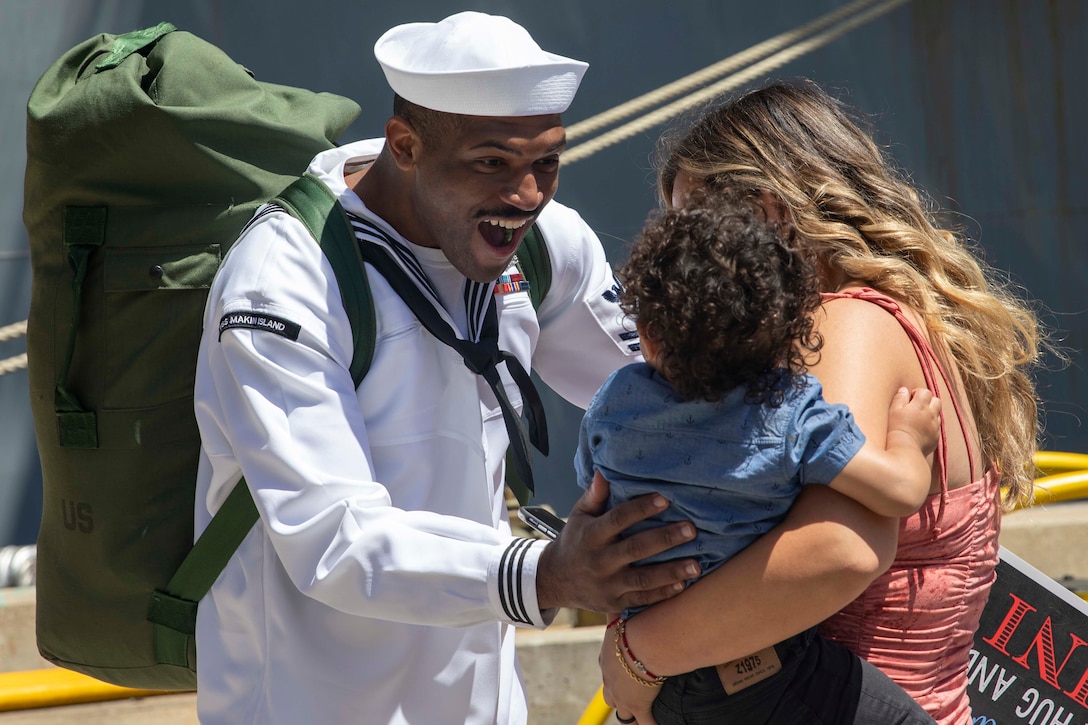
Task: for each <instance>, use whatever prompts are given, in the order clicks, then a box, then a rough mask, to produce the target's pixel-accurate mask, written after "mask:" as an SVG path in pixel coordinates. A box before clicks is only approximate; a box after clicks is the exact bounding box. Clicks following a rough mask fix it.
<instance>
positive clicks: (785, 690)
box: [653, 629, 934, 725]
mask: <svg viewBox="0 0 1088 725" xmlns="http://www.w3.org/2000/svg"><path fill="white" fill-rule="evenodd" d="M772 650H773V651H772ZM760 654H761V655H762V656H757V655H753V656H752V657H746V658H741V659H740V660H735V661H734V662H731V663H727V664H726V665H719V666H718V667H705V668H703V669H699V670H695V671H694V672H688V673H686V674H683V675H676V676H674V677H670V678H669V679H668V680H666V681H665V683H664V684H663V685H662V687H661V692H660V694H659V695H658V697H657V700H656V701H655V702H654V706H653V714H654V719H656V720H657V723H658V725H689V724H693V723H714V724H715V725H719V724H720V725H731V724H733V723H736V724H737V725H762V724H766V725H846V724H848V723H856V724H858V725H932V724H933V722H934V720H933V718H932V717H930V716H929V715H927V714H926V712H925V711H924V710H923V709H922V707H921V706H920V705H918V703H916V702H915V701H914V700H912V699H911V698H910V696H908V695H907V693H906V692H904V691H903V689H902V688H901V687H899V685H897V684H895V683H894V682H893V681H892V680H891V679H889V678H888V676H887V675H885V674H884V673H883V672H881V671H880V670H878V669H877V668H876V667H874V666H873V665H871V664H869V663H868V662H866V661H865V660H862V659H861V658H859V657H858V656H857V655H855V654H854V653H853V652H850V651H849V650H848V649H846V648H845V647H843V646H841V645H838V644H835V643H833V642H830V641H828V640H826V639H824V638H823V637H822V636H820V635H819V634H818V633H817V632H816V630H815V629H811V630H808V631H807V632H803V633H801V634H799V635H797V636H795V637H791V638H789V639H787V640H785V641H784V642H780V643H778V644H777V645H775V646H774V647H773V648H768V650H764V652H763V653H760ZM776 656H777V661H775V660H776ZM768 661H770V664H769V663H768ZM779 664H780V666H779ZM776 669H777V671H775V670H776ZM761 672H762V673H763V679H760V674H761ZM768 672H770V674H768ZM723 679H724V681H726V682H729V683H730V685H731V688H730V689H731V690H732V692H733V694H729V693H727V692H726V690H725V687H724V686H723V684H722V683H723ZM753 680H754V681H753Z"/></svg>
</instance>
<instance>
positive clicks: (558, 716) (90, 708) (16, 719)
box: [0, 501, 1088, 725]
mask: <svg viewBox="0 0 1088 725" xmlns="http://www.w3.org/2000/svg"><path fill="white" fill-rule="evenodd" d="M1001 543H1002V545H1003V546H1004V547H1006V548H1007V549H1009V550H1010V551H1012V552H1013V553H1015V554H1017V555H1018V556H1020V557H1021V558H1022V559H1024V560H1025V561H1027V562H1028V563H1030V564H1032V565H1033V566H1035V567H1036V568H1038V569H1039V570H1041V571H1042V572H1044V573H1045V574H1047V575H1049V576H1051V577H1053V578H1054V579H1056V580H1058V581H1063V580H1074V581H1079V582H1085V581H1088V554H1085V552H1088V501H1073V502H1065V503H1057V504H1047V505H1045V506H1038V507H1034V508H1029V509H1024V510H1022V511H1016V512H1013V513H1010V514H1006V515H1005V517H1004V519H1003V521H1002V529H1001ZM579 619H580V618H579V616H578V614H577V613H574V612H565V613H564V616H561V617H560V618H559V621H557V622H556V624H554V625H553V626H551V627H549V628H548V629H547V630H544V631H542V632H538V631H532V630H519V631H518V635H517V636H518V654H519V658H520V661H521V667H522V672H523V674H524V677H525V683H526V689H527V694H528V697H529V723H530V725H573V724H574V723H577V722H578V719H579V717H580V716H581V714H582V712H583V710H584V708H585V706H586V705H587V703H589V701H590V698H591V697H592V696H593V694H594V693H595V692H596V690H597V687H598V686H599V684H600V683H599V679H598V674H597V653H598V650H599V646H600V641H601V636H602V634H603V632H602V630H603V626H602V625H600V624H590V625H586V624H585V621H586V618H585V617H584V616H583V617H581V620H582V621H579ZM49 666H50V665H49V664H48V663H46V662H45V661H44V660H42V659H41V657H39V656H38V652H37V647H36V645H35V643H34V589H33V588H32V587H16V588H8V589H0V672H21V671H29V670H37V669H41V668H47V667H49ZM195 702H196V699H195V695H193V694H191V693H185V694H176V695H156V696H153V697H145V698H139V699H125V700H112V701H107V702H98V703H89V704H80V705H66V706H63V707H46V708H36V709H30V710H18V711H11V712H0V725H69V724H70V723H79V725H146V724H147V723H155V725H195V724H196V723H197V719H196V705H195Z"/></svg>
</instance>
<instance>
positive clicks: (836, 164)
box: [601, 82, 1039, 725]
mask: <svg viewBox="0 0 1088 725" xmlns="http://www.w3.org/2000/svg"><path fill="white" fill-rule="evenodd" d="M660 184H661V191H662V194H663V197H664V199H665V201H666V203H668V204H671V205H682V204H683V202H684V199H685V196H686V195H687V193H688V192H689V191H690V190H692V189H695V188H699V187H703V188H706V189H708V190H710V191H713V190H715V189H730V188H731V189H742V190H745V191H747V192H748V193H750V194H752V195H754V196H756V197H757V198H758V199H759V202H760V204H761V206H762V207H763V208H764V210H765V211H766V213H767V214H768V216H771V217H777V218H779V219H781V220H783V221H785V222H786V223H788V224H791V225H792V226H793V229H794V232H795V233H796V235H797V238H798V239H799V244H802V245H805V246H806V247H807V249H808V251H809V253H810V254H811V255H812V258H813V260H814V261H815V263H816V265H817V269H818V272H819V276H820V281H821V288H822V292H823V293H824V299H825V302H824V304H823V307H822V310H821V312H820V313H819V314H818V315H817V325H818V332H819V333H820V335H822V337H823V339H824V347H823V350H822V353H821V358H820V360H819V361H818V362H817V363H816V364H814V365H812V366H811V368H810V372H811V373H812V374H814V375H815V376H816V377H817V378H818V379H819V380H820V382H821V384H822V385H823V388H824V394H825V397H826V399H827V400H829V401H831V402H836V403H844V404H847V405H848V406H849V407H850V409H851V411H852V412H853V414H854V417H855V419H856V421H857V423H858V425H859V426H860V428H861V429H862V431H863V432H865V434H866V435H867V436H868V437H871V438H875V439H876V440H883V439H884V436H885V434H886V424H887V401H888V400H889V399H890V397H891V395H892V394H893V393H894V392H895V390H897V389H898V388H899V387H903V386H905V387H907V388H909V389H914V388H920V387H928V388H929V389H930V390H932V391H933V392H934V393H935V394H936V395H938V396H939V397H940V399H941V401H942V418H943V421H942V444H941V445H940V446H939V447H938V450H937V454H936V455H935V456H933V476H932V483H931V489H930V491H931V493H930V496H929V497H928V499H927V500H926V502H925V503H924V504H923V506H922V507H921V509H920V510H919V511H918V512H917V513H915V514H914V515H912V516H910V517H907V518H904V519H902V520H898V521H897V520H893V519H882V518H880V517H878V516H876V515H875V514H873V513H871V512H869V511H867V510H865V509H862V508H860V507H858V506H856V505H854V504H853V503H852V502H849V501H847V500H846V499H844V498H843V497H841V496H838V495H836V494H834V492H831V491H828V490H827V489H826V487H822V486H806V487H805V491H804V493H803V494H802V496H801V498H800V499H799V501H798V503H797V504H796V505H795V506H794V508H793V509H792V510H791V512H790V515H789V516H788V517H787V519H786V521H785V522H784V523H783V524H781V525H780V526H779V527H777V528H776V529H774V530H772V532H770V533H769V534H767V535H765V536H764V537H763V538H761V539H759V540H757V541H756V542H755V543H753V544H752V545H751V546H750V547H748V549H746V550H744V551H743V552H741V553H740V554H739V555H738V556H737V557H735V558H734V559H733V560H731V561H730V562H729V563H727V564H726V565H724V566H723V567H722V568H721V569H719V570H717V571H716V572H714V573H712V574H711V575H709V576H708V577H705V578H704V579H703V580H701V581H699V582H698V583H696V584H695V585H693V586H692V587H691V588H690V589H689V590H688V591H686V592H684V593H683V594H681V595H680V596H679V597H677V598H675V599H673V600H670V601H667V602H664V603H662V604H659V605H657V606H655V607H652V608H651V609H649V610H647V611H645V612H643V613H642V614H640V615H639V616H638V617H636V618H634V619H632V620H631V621H630V623H629V624H628V626H627V628H626V631H625V637H626V648H625V651H626V652H627V653H628V654H629V655H630V658H634V662H635V663H636V664H638V665H640V667H641V668H645V669H646V670H648V671H652V672H654V673H657V674H658V675H672V674H676V673H688V672H691V671H693V670H697V669H699V668H708V667H714V666H715V665H719V664H720V663H723V662H728V661H730V660H733V659H735V658H743V657H744V656H745V655H748V654H750V653H753V652H756V651H757V650H760V649H761V648H765V647H768V646H769V645H772V644H773V643H775V642H778V641H780V640H782V639H785V638H787V637H789V636H792V635H794V634H796V633H797V632H800V631H802V630H803V629H805V628H807V627H809V626H811V625H813V624H816V623H818V622H820V621H821V620H823V619H825V618H828V617H830V619H828V621H827V622H825V623H824V625H823V626H822V627H821V629H822V631H823V632H824V633H825V634H826V635H827V636H829V637H831V638H833V639H835V640H837V641H839V642H841V643H843V644H844V645H846V646H847V647H848V648H850V649H853V650H854V651H855V652H856V653H857V654H859V655H860V656H862V657H864V658H866V659H868V660H870V661H871V662H873V663H874V664H876V665H877V666H878V667H880V668H881V669H883V670H884V671H885V672H886V673H887V674H889V675H890V676H891V677H892V679H893V680H895V681H896V682H898V683H899V684H900V685H901V686H902V687H903V688H904V689H906V690H907V692H908V693H909V694H911V695H912V696H913V697H914V698H915V699H917V700H918V701H919V702H920V703H922V705H923V706H924V707H925V708H926V710H927V711H928V712H929V713H930V714H931V715H933V717H934V718H935V719H936V720H937V721H938V722H939V723H941V724H942V725H950V724H953V723H955V724H957V725H959V724H962V723H969V722H970V705H969V702H968V698H967V693H966V668H967V658H968V654H969V652H970V648H971V643H972V639H973V634H974V631H975V629H976V628H977V626H978V621H979V617H980V615H981V612H982V609H983V607H984V605H985V602H986V597H987V595H988V593H989V588H990V585H991V584H992V582H993V577H994V567H995V565H996V561H997V533H998V528H999V517H1000V503H1001V502H1000V500H999V497H1000V493H999V488H998V485H999V481H1000V483H1001V485H1003V486H1004V487H1006V489H1007V493H1006V498H1005V500H1006V502H1008V503H1011V502H1014V501H1018V500H1024V499H1025V498H1027V497H1028V496H1030V492H1031V486H1032V480H1031V472H1030V469H1029V463H1030V461H1031V457H1032V454H1033V453H1034V447H1035V440H1036V435H1037V430H1036V423H1037V421H1036V405H1035V398H1034V388H1033V383H1032V380H1031V378H1030V377H1029V368H1030V367H1031V365H1032V364H1033V363H1035V361H1036V359H1037V356H1038V347H1039V339H1038V332H1037V323H1036V320H1035V317H1034V315H1033V313H1032V312H1031V311H1030V309H1028V308H1027V307H1026V306H1025V305H1024V304H1023V303H1022V302H1020V301H1019V300H1017V299H1016V297H1015V296H1014V295H1013V294H1012V293H1011V292H1010V291H1008V290H1006V289H1005V288H1003V287H1002V286H1001V285H1000V284H998V283H997V282H996V280H995V275H993V273H992V272H991V271H990V270H988V269H987V268H986V267H985V266H984V264H983V263H982V262H981V261H980V260H979V259H978V258H976V257H975V256H974V255H973V254H972V253H971V251H970V249H969V248H968V247H967V245H966V242H965V241H964V240H963V239H962V238H960V237H959V236H958V235H957V234H956V233H955V232H953V231H950V230H947V229H943V228H941V227H939V226H938V225H937V224H936V222H935V221H934V220H933V217H932V216H931V215H930V214H929V213H928V212H927V209H926V207H925V205H924V201H923V197H922V195H921V194H920V193H919V191H917V190H916V189H915V188H913V187H912V186H911V185H910V184H909V183H908V182H907V181H906V180H905V179H904V178H903V177H902V176H901V175H900V174H899V173H897V172H896V170H895V169H894V168H893V166H892V164H891V163H890V162H889V161H888V159H886V158H885V157H884V155H883V153H882V152H881V150H880V149H879V148H878V146H877V145H876V144H875V143H874V141H873V140H872V138H871V136H870V135H869V134H868V133H867V132H866V131H865V130H864V128H863V125H862V124H861V123H860V122H858V121H855V120H854V118H852V116H851V114H850V113H849V112H848V111H847V110H846V109H845V107H844V106H842V105H841V104H840V103H839V102H837V101H836V100H835V99H833V98H831V97H830V96H829V95H828V94H826V93H825V92H823V91H822V90H820V89H819V88H818V87H817V86H815V85H814V84H812V83H808V82H800V83H794V84H787V83H776V84H772V85H770V86H767V87H765V88H762V89H759V90H755V91H752V92H749V93H747V94H745V95H743V96H741V97H739V98H737V99H735V100H731V101H728V102H726V103H724V104H722V105H721V106H719V107H717V108H714V109H712V110H710V111H709V112H707V113H706V114H705V115H704V116H703V117H702V118H701V119H700V120H698V121H697V122H696V123H695V125H694V126H693V127H692V128H691V129H690V130H689V131H688V132H687V133H686V134H684V135H683V136H682V137H680V138H679V139H678V140H677V141H675V142H674V143H673V144H672V145H671V148H670V149H669V151H668V155H667V157H666V161H665V163H664V164H663V167H662V170H661V174H660ZM862 590H864V591H862ZM859 593H861V596H857V595H858V594H859ZM855 597H857V598H856V599H855ZM851 600H853V601H851ZM843 607H845V609H843V611H842V612H840V613H838V614H835V616H833V617H831V615H832V614H834V613H835V612H836V611H837V610H839V609H842V608H843ZM610 645H611V641H610V639H609V638H607V637H606V642H605V644H604V647H603V648H602V653H601V667H602V673H603V676H604V682H605V694H606V699H607V700H608V701H609V702H610V703H612V704H614V705H616V706H617V716H618V717H620V718H621V720H622V721H627V722H631V720H629V718H630V717H635V718H637V721H638V722H639V723H640V724H641V725H647V724H648V723H655V722H656V721H655V719H654V718H653V716H652V714H651V711H650V708H651V705H653V707H654V708H655V709H656V710H657V711H658V712H659V713H662V715H664V713H665V712H666V711H667V709H668V704H669V702H670V701H674V700H676V699H677V692H678V691H679V690H681V689H683V688H684V687H688V686H690V684H691V676H685V677H679V678H673V679H672V680H671V681H670V680H666V681H665V682H664V683H663V685H662V687H661V688H660V690H659V689H657V688H654V687H648V686H645V683H640V682H636V681H635V679H634V678H632V677H631V676H630V672H629V671H628V670H627V669H626V668H624V667H622V665H624V664H630V661H628V662H620V661H618V658H617V657H616V656H615V655H614V648H613V647H611V646H610ZM630 658H629V659H630ZM634 671H636V672H638V671H641V669H639V668H636V669H635V670H634ZM704 679H705V678H704ZM659 693H660V695H661V697H660V700H659V701H658V702H657V703H656V704H654V700H655V698H657V697H658V695H659Z"/></svg>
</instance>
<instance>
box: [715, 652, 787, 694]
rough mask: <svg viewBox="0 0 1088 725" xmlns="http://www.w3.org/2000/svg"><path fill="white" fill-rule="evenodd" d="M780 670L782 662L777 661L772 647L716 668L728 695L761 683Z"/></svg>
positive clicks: (776, 654)
mask: <svg viewBox="0 0 1088 725" xmlns="http://www.w3.org/2000/svg"><path fill="white" fill-rule="evenodd" d="M781 669H782V660H780V659H778V653H777V652H776V651H775V649H774V647H767V648H766V649H761V650H760V651H759V652H753V653H752V654H750V655H748V656H747V657H741V658H739V659H735V660H731V661H729V662H726V663H725V664H724V665H718V667H717V670H718V677H720V678H721V680H722V687H724V688H725V691H726V692H727V693H729V694H730V695H735V694H737V693H738V692H740V691H741V690H743V689H744V688H746V687H751V686H752V685H754V684H756V683H757V682H762V681H763V680H765V679H767V678H768V677H770V676H771V675H773V674H775V673H776V672H778V671H779V670H781Z"/></svg>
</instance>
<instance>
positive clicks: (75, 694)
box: [0, 667, 177, 712]
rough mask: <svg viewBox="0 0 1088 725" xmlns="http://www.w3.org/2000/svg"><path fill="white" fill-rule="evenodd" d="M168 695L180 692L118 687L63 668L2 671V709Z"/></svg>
mask: <svg viewBox="0 0 1088 725" xmlns="http://www.w3.org/2000/svg"><path fill="white" fill-rule="evenodd" d="M168 694H177V693H176V692H166V691H162V690H134V689H131V688H128V687H118V686H117V685H110V684H107V683H105V682H100V681H99V680H96V679H94V678H93V677H88V676H87V675H81V674H80V673H78V672H72V671H71V670H65V669H61V668H59V667H57V668H49V669H42V670H24V671H22V672H0V712H8V711H11V710H30V709H34V708H39V707H55V706H58V705H77V704H81V703H86V702H101V701H103V700H122V699H125V698H129V697H147V696H149V695H168Z"/></svg>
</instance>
